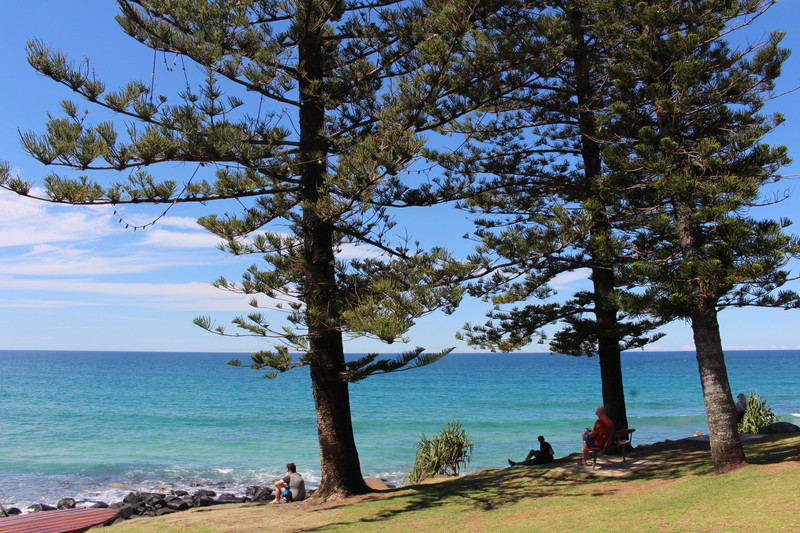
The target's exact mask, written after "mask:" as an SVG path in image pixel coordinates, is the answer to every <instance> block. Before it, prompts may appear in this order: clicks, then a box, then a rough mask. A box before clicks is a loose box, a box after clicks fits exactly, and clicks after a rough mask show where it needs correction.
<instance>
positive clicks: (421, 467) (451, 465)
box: [408, 421, 474, 483]
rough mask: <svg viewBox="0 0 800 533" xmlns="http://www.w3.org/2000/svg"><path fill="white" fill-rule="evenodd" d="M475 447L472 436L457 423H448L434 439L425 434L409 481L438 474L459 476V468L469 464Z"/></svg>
mask: <svg viewBox="0 0 800 533" xmlns="http://www.w3.org/2000/svg"><path fill="white" fill-rule="evenodd" d="M473 446H474V444H473V442H472V441H471V440H470V436H469V435H468V434H467V432H466V431H464V429H463V428H462V427H461V424H460V423H458V422H457V421H451V422H448V423H447V426H445V428H444V429H442V431H441V432H439V433H438V434H437V435H436V436H434V437H433V438H430V439H428V438H426V437H425V435H424V434H423V435H422V439H421V440H420V441H419V442H418V443H417V455H416V457H415V458H414V466H413V467H412V468H411V471H410V472H409V473H408V479H409V480H410V481H411V482H412V483H416V482H418V481H420V480H422V479H424V478H426V477H428V476H433V475H436V474H450V475H453V476H455V475H458V471H459V468H461V467H462V466H466V465H467V464H468V463H469V459H470V456H471V455H472V448H473Z"/></svg>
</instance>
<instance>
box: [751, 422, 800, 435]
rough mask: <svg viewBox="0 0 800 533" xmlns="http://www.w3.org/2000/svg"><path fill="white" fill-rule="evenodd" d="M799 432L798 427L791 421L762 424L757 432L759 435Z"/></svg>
mask: <svg viewBox="0 0 800 533" xmlns="http://www.w3.org/2000/svg"><path fill="white" fill-rule="evenodd" d="M797 432H800V427H797V426H795V425H794V424H792V423H791V422H775V423H774V424H768V425H766V426H762V427H761V429H760V430H758V433H759V434H760V435H772V434H775V433H797Z"/></svg>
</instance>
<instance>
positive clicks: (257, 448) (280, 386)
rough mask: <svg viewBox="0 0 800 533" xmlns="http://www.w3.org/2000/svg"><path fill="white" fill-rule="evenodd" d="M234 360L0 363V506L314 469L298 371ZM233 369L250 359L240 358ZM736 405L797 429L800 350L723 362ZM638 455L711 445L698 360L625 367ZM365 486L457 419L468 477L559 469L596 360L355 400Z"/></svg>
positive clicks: (135, 357) (594, 402)
mask: <svg viewBox="0 0 800 533" xmlns="http://www.w3.org/2000/svg"><path fill="white" fill-rule="evenodd" d="M231 357H232V356H231V355H230V354H216V353H153V352H66V351H0V503H2V505H3V506H4V507H10V506H17V507H19V508H20V509H23V510H25V509H26V508H27V506H28V505H31V504H33V503H40V502H42V503H48V504H50V505H54V504H55V503H56V502H57V501H58V500H59V499H61V498H65V497H71V498H75V499H77V500H85V501H88V502H91V501H105V502H107V503H112V502H115V501H120V500H121V499H122V497H123V496H124V495H125V494H127V493H128V492H130V491H131V490H148V491H150V490H153V489H154V488H155V487H158V486H162V485H171V486H172V487H174V488H176V489H180V488H183V489H188V490H192V491H193V490H197V489H199V488H202V487H207V488H212V489H214V490H216V491H217V492H233V493H238V494H241V493H243V492H244V490H245V489H246V487H247V486H249V485H258V484H272V481H273V480H274V479H275V478H276V477H277V476H279V475H283V474H284V472H285V468H284V465H285V464H286V463H287V462H290V461H292V462H295V463H297V465H298V471H299V472H300V473H301V474H302V475H303V476H304V477H305V479H306V480H307V482H308V483H309V485H310V486H312V487H313V486H314V485H315V484H317V483H319V479H320V465H319V449H318V443H317V433H316V423H315V415H314V405H313V400H312V397H311V389H310V380H309V376H308V371H307V369H297V370H293V371H291V372H288V373H285V374H282V375H280V376H278V377H277V378H276V379H274V380H269V379H264V378H263V377H262V373H261V372H259V371H254V370H250V369H249V368H246V367H245V368H236V367H232V366H228V365H225V362H226V361H227V360H229V359H231ZM237 357H239V358H241V359H242V360H243V361H247V360H248V356H247V355H237ZM726 361H727V366H728V373H729V378H730V382H731V388H732V390H733V393H734V395H736V394H738V393H739V392H744V393H746V394H747V393H749V392H750V391H756V390H757V391H758V393H759V394H760V395H761V396H762V397H763V398H764V399H765V400H766V402H767V404H768V405H770V406H771V407H772V409H773V411H774V412H775V413H776V414H778V415H780V416H781V417H782V419H783V420H785V421H789V422H793V423H795V424H798V425H800V371H798V369H797V368H798V364H799V363H800V351H741V352H728V353H727V354H726ZM622 364H623V378H624V382H625V395H626V404H627V412H628V422H629V425H630V427H633V428H636V433H635V434H634V442H633V444H634V445H636V444H641V443H653V442H658V441H663V440H665V439H673V440H675V439H680V438H684V437H689V436H691V435H692V434H693V433H694V432H695V431H700V432H702V433H707V432H708V426H707V425H706V421H705V408H704V406H703V397H702V392H701V387H700V378H699V375H698V370H697V362H696V359H695V356H694V353H693V352H641V351H638V352H629V353H626V354H624V355H623V361H622ZM350 393H351V405H352V411H353V423H354V427H355V437H356V443H357V446H358V451H359V458H360V461H361V468H362V472H363V474H364V475H365V476H378V477H381V478H384V479H387V480H388V481H389V482H390V483H396V484H399V483H402V482H403V479H404V477H405V475H406V472H407V471H408V470H409V469H410V467H411V465H412V463H413V461H414V452H415V445H416V443H417V442H418V441H419V440H420V438H421V436H422V435H425V436H428V437H431V436H433V435H435V434H436V433H437V432H439V431H440V430H441V429H442V428H443V427H444V426H445V425H446V424H447V422H449V421H451V420H456V421H458V422H460V423H461V425H462V426H463V428H464V429H465V430H466V431H467V433H468V434H469V435H470V437H471V438H472V441H473V442H474V444H475V447H474V451H473V454H472V458H471V462H470V463H469V465H468V467H467V468H466V471H467V472H469V471H473V470H481V469H485V468H493V467H503V466H506V465H507V462H506V459H507V458H512V459H515V460H520V459H522V458H524V456H525V454H526V453H527V452H528V450H529V449H530V448H531V447H533V446H534V444H535V441H536V437H537V435H544V436H545V437H546V438H547V440H548V441H549V442H550V443H551V444H552V445H553V448H555V452H556V456H557V457H560V456H563V455H568V454H570V453H573V452H577V451H578V450H579V449H580V432H581V431H582V429H583V428H584V427H586V426H590V425H592V424H593V423H594V419H595V417H594V410H595V408H596V407H597V406H598V405H600V404H601V403H602V396H601V389H600V372H599V365H598V362H597V360H596V359H586V358H578V357H568V356H561V355H550V354H512V355H506V354H451V355H448V356H447V357H445V358H444V359H442V360H441V361H439V362H437V363H435V364H433V365H431V366H428V367H424V368H420V369H415V370H410V371H405V372H398V373H394V374H388V375H381V376H374V377H371V378H368V379H366V380H364V381H361V382H359V383H356V384H353V385H352V386H351V388H350Z"/></svg>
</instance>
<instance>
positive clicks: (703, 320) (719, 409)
mask: <svg viewBox="0 0 800 533" xmlns="http://www.w3.org/2000/svg"><path fill="white" fill-rule="evenodd" d="M692 331H693V332H694V345H695V349H696V351H697V367H698V369H699V370H700V382H701V383H702V385H703V401H704V402H705V405H706V418H707V419H708V435H709V440H710V441H711V459H712V461H713V462H714V472H715V473H716V474H723V473H725V472H729V471H731V470H736V469H737V468H740V467H742V466H743V465H745V464H747V458H746V457H745V455H744V448H742V443H741V441H740V440H739V427H738V424H737V420H736V405H735V404H734V403H733V396H732V395H731V385H730V382H729V381H728V370H727V368H726V367H725V354H724V353H723V351H722V339H721V338H720V334H719V323H718V322H717V310H716V309H715V308H713V307H711V308H706V309H702V310H701V311H700V313H698V316H696V317H692Z"/></svg>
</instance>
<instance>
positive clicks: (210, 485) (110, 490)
mask: <svg viewBox="0 0 800 533" xmlns="http://www.w3.org/2000/svg"><path fill="white" fill-rule="evenodd" d="M706 437H707V435H706ZM757 437H758V436H757ZM692 440H694V441H696V442H701V443H702V442H703V441H702V440H700V441H698V440H697V436H696V435H695V436H689V437H683V438H680V439H674V440H673V439H665V440H663V441H659V442H655V443H652V444H647V443H643V444H638V445H636V446H634V450H636V449H642V450H644V449H646V448H649V447H652V446H658V445H664V444H670V443H678V442H684V441H685V442H688V441H692ZM705 442H706V443H707V442H708V441H707V440H706V441H705ZM578 453H580V452H579V451H575V452H572V453H569V454H567V455H564V456H562V457H558V458H557V459H556V461H560V460H563V459H566V458H570V457H572V456H574V455H576V454H578ZM506 467H507V465H498V466H495V467H487V468H480V469H469V470H466V471H462V473H461V474H459V475H460V476H463V475H467V474H473V473H476V472H481V471H483V470H491V469H493V468H506ZM277 477H279V476H276V479H277ZM309 477H311V476H309ZM304 478H305V479H306V487H307V488H308V490H309V492H313V491H314V490H316V489H317V488H318V487H319V482H318V481H315V480H312V479H313V478H312V479H309V478H307V477H306V476H304ZM364 479H365V480H366V479H370V480H379V481H380V482H381V483H383V484H384V485H385V486H386V487H389V488H395V487H402V486H404V485H405V484H407V482H408V479H407V478H406V477H405V476H403V477H402V478H399V477H395V478H392V477H390V476H381V475H365V476H364ZM272 481H273V480H270V481H269V482H267V483H265V482H263V481H262V482H253V483H249V484H248V483H242V482H235V481H233V480H230V479H229V480H224V479H222V480H219V481H212V482H204V483H200V482H197V481H190V482H183V483H181V482H174V481H172V480H151V481H150V482H146V483H137V484H129V483H123V482H111V483H108V484H107V485H105V490H97V491H93V490H90V489H84V490H82V491H80V492H79V493H77V494H76V493H74V492H73V493H71V494H70V493H68V490H65V491H64V493H63V494H61V495H57V496H56V495H53V493H52V492H51V491H48V492H49V493H50V496H49V497H42V498H32V499H25V500H20V501H18V502H14V501H9V500H8V499H7V498H3V500H2V505H3V507H4V508H5V509H6V510H8V509H10V508H17V509H19V510H20V511H21V513H22V514H26V513H29V512H37V511H38V510H41V509H38V510H36V509H34V510H32V509H31V508H33V507H36V506H37V505H38V506H44V507H50V508H59V507H58V505H59V502H61V501H62V500H72V501H74V502H75V507H77V508H86V507H92V506H93V505H94V504H98V503H100V504H101V505H102V504H105V505H112V504H115V503H120V502H122V501H124V499H125V497H126V496H128V495H129V494H131V493H142V494H162V495H168V494H171V493H189V494H194V493H198V492H203V491H205V492H214V493H215V494H216V495H226V497H228V498H244V497H247V491H248V489H251V488H252V487H268V488H274V486H273V485H272V484H271V483H272ZM98 488H99V487H98ZM109 500H111V501H109ZM220 503H223V502H220ZM224 503H236V502H234V501H229V502H224Z"/></svg>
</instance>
